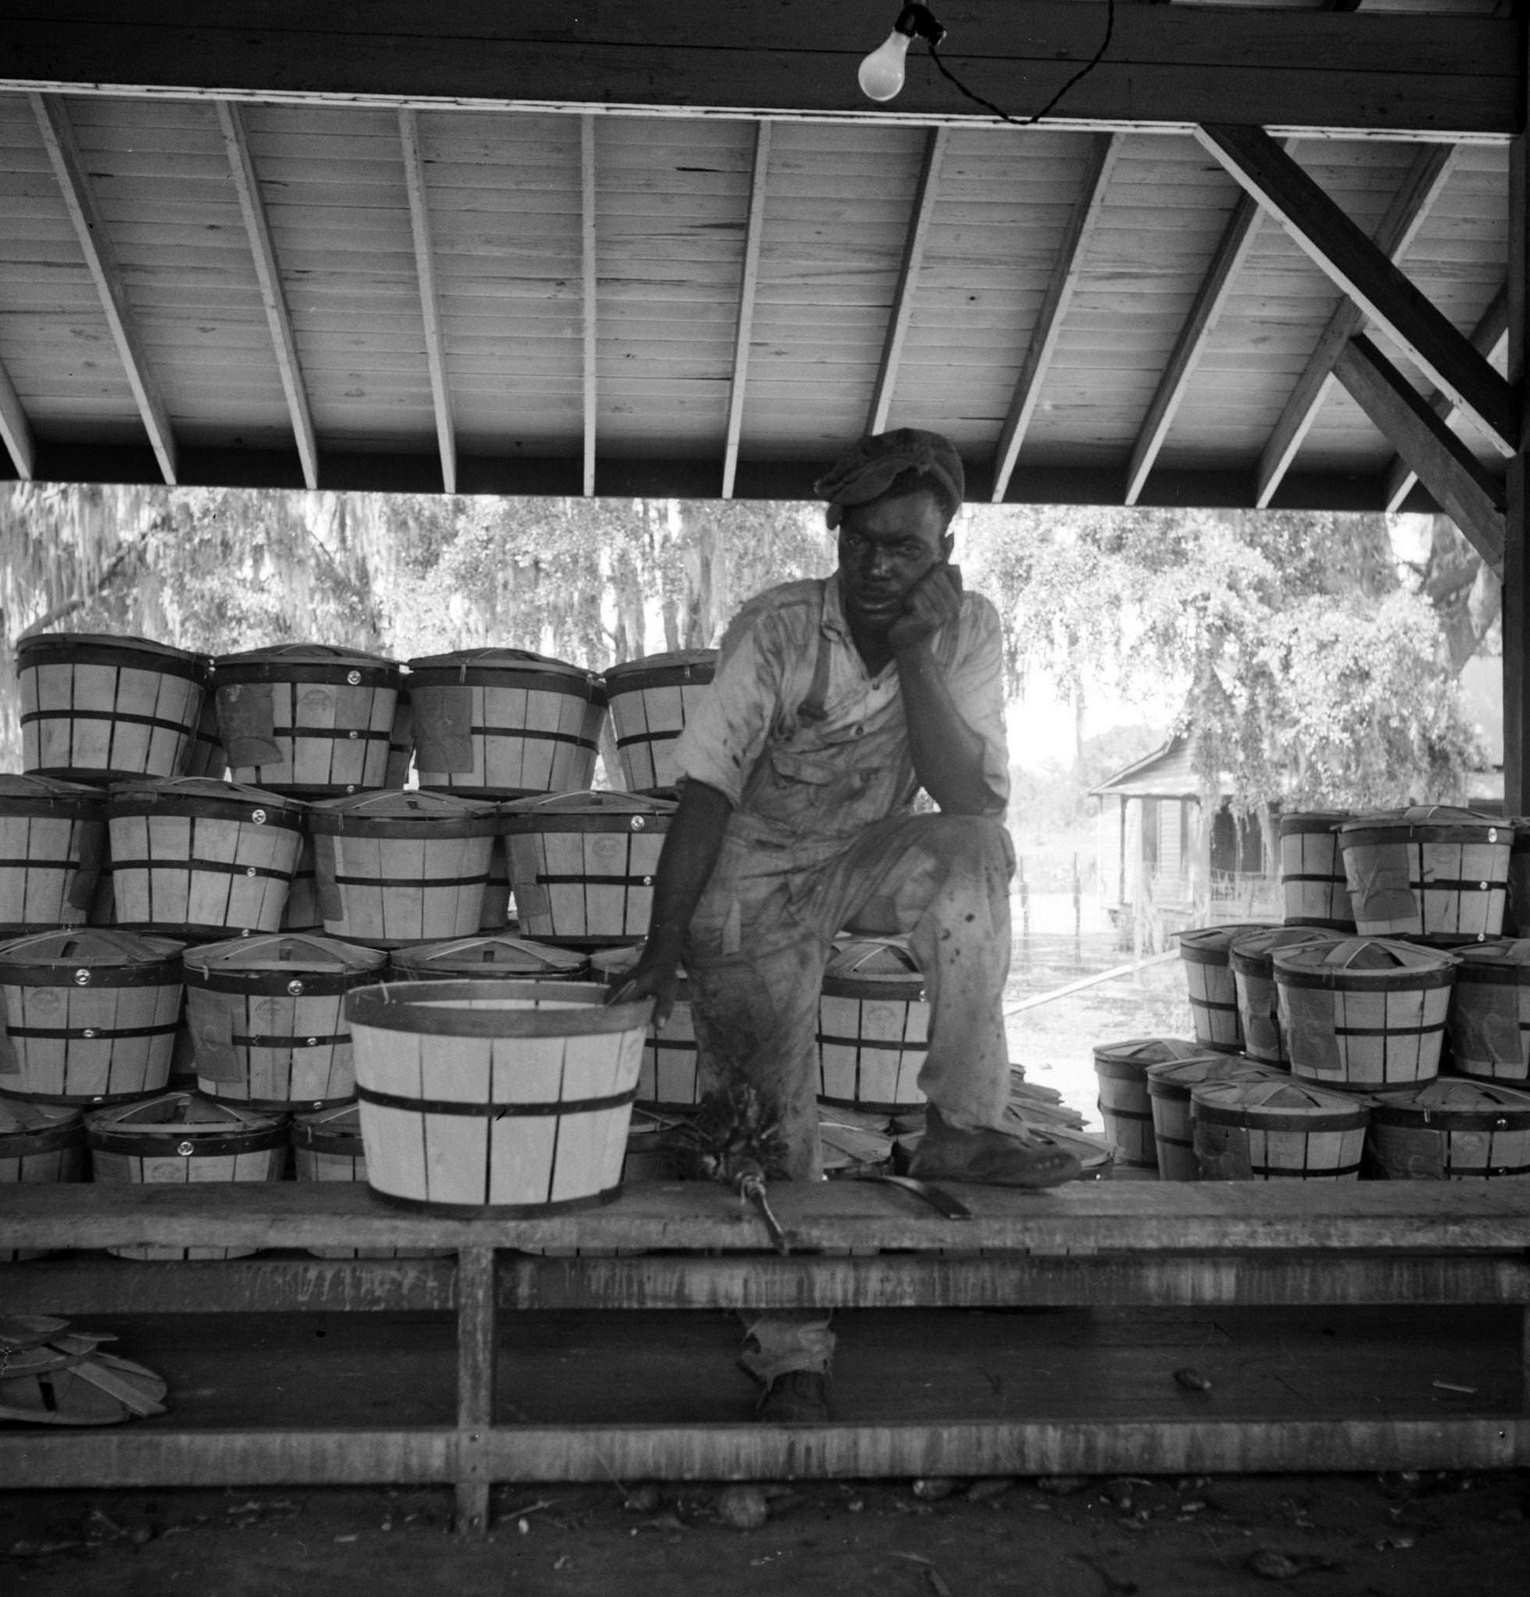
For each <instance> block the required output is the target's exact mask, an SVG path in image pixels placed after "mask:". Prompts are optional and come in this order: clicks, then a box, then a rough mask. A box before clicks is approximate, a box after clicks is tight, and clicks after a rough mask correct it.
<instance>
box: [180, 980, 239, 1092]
mask: <svg viewBox="0 0 1530 1597" xmlns="http://www.w3.org/2000/svg"><path fill="white" fill-rule="evenodd" d="M236 1007H242V1004H241V1003H240V1000H239V999H238V998H237V997H231V996H230V995H229V994H227V993H212V992H206V991H204V990H202V989H201V988H193V989H192V990H191V991H190V992H189V993H188V994H187V997H186V1025H187V1029H188V1030H189V1031H190V1033H191V1047H192V1052H193V1054H194V1056H195V1059H196V1067H197V1074H198V1075H199V1076H203V1077H205V1078H206V1079H207V1080H208V1081H243V1080H244V1074H245V1072H244V1067H243V1065H242V1064H241V1063H240V1060H239V1055H238V1054H237V1053H236V1052H235V1050H234V1010H235V1008H236Z"/></svg>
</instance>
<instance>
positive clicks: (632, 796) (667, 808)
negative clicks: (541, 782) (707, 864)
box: [501, 788, 680, 832]
mask: <svg viewBox="0 0 1530 1597" xmlns="http://www.w3.org/2000/svg"><path fill="white" fill-rule="evenodd" d="M679 807H680V806H679V805H678V804H677V803H676V802H675V801H674V800H673V799H663V798H651V797H649V796H648V795H647V794H644V793H622V792H608V791H605V790H601V791H599V792H596V791H589V790H586V789H582V788H580V789H576V790H575V791H573V792H571V793H542V794H539V795H537V796H536V797H534V798H524V799H512V800H510V802H509V803H507V804H504V805H502V806H501V814H502V815H503V818H504V829H505V831H507V832H541V831H554V832H556V831H572V832H577V831H585V830H592V831H593V830H601V831H607V830H611V829H612V828H613V826H615V827H619V826H621V825H626V826H627V827H629V828H630V829H631V830H632V831H634V832H641V831H643V830H644V829H645V828H648V827H656V828H658V829H661V830H662V829H663V828H664V827H667V826H668V825H669V821H670V817H671V816H672V815H673V814H674V813H675V811H676V810H677V809H679Z"/></svg>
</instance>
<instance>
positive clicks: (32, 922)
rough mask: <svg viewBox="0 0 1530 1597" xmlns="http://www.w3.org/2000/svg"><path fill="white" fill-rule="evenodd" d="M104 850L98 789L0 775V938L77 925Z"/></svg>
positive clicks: (84, 912)
mask: <svg viewBox="0 0 1530 1597" xmlns="http://www.w3.org/2000/svg"><path fill="white" fill-rule="evenodd" d="M105 855H106V806H105V803H104V802H103V797H102V794H101V791H100V789H99V788H94V787H87V786H86V785H85V784H84V783H80V782H60V781H57V780H55V779H54V778H53V777H48V776H12V775H9V774H5V775H0V937H19V936H20V935H21V934H22V933H23V932H40V931H47V930H49V929H50V928H53V927H58V926H83V925H84V924H85V922H86V920H87V919H88V917H89V914H90V904H91V900H92V899H93V898H94V897H95V892H96V882H97V880H98V878H99V877H100V874H101V865H102V861H103V860H104V858H105Z"/></svg>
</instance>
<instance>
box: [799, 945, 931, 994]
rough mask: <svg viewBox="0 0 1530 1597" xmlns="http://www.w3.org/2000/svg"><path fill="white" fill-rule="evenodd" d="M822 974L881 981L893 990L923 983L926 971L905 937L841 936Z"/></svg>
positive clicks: (835, 977) (843, 978)
mask: <svg viewBox="0 0 1530 1597" xmlns="http://www.w3.org/2000/svg"><path fill="white" fill-rule="evenodd" d="M823 973H824V975H825V977H833V978H834V979H836V980H840V981H843V980H845V979H847V978H850V979H853V980H855V981H865V982H873V983H880V984H882V985H885V986H886V987H888V988H889V989H890V990H891V989H900V988H906V987H908V986H909V985H911V984H912V985H913V986H914V987H916V988H917V987H922V986H923V985H924V972H923V971H922V970H920V968H919V964H918V961H917V960H916V959H915V958H914V956H913V954H912V952H911V951H910V949H909V946H908V939H907V938H904V937H848V938H842V939H840V940H839V941H837V942H836V943H835V945H834V949H833V952H832V953H831V954H830V955H829V958H828V962H827V963H826V964H825V965H824V971H823ZM911 979H912V981H911Z"/></svg>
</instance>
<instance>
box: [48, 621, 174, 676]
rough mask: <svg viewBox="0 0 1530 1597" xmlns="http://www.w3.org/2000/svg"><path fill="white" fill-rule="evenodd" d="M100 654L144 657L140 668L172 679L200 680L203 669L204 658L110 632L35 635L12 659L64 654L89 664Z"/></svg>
mask: <svg viewBox="0 0 1530 1597" xmlns="http://www.w3.org/2000/svg"><path fill="white" fill-rule="evenodd" d="M102 651H110V653H111V654H113V655H121V654H129V653H131V654H141V655H145V656H147V658H146V659H145V660H144V662H143V665H144V666H145V667H146V668H147V669H149V670H154V669H156V668H159V669H164V668H169V669H170V670H171V671H172V672H173V674H174V675H176V676H201V675H202V673H203V670H204V668H205V665H206V656H205V655H201V654H195V653H193V652H192V651H191V650H190V649H178V648H177V647H176V646H175V645H174V644H173V643H156V642H155V641H154V640H153V639H152V638H137V637H132V636H130V635H127V634H123V635H120V636H119V635H118V634H116V633H111V632H39V633H36V634H34V635H33V636H32V637H30V638H23V639H22V640H21V642H20V643H18V644H17V645H16V658H17V660H18V661H22V662H25V661H26V657H27V656H28V655H32V654H65V655H71V656H73V657H75V658H77V659H83V660H89V658H90V656H91V655H93V654H95V655H99V654H101V653H102Z"/></svg>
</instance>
